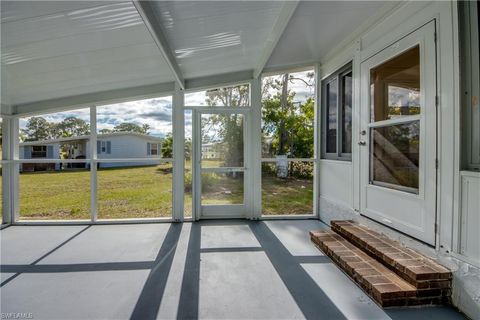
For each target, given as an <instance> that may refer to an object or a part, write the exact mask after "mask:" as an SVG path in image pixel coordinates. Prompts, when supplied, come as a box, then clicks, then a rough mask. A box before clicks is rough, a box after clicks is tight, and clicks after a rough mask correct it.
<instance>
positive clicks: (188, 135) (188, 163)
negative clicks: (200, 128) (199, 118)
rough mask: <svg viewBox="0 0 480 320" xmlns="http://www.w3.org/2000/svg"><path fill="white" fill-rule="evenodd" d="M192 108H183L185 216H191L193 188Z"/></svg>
mask: <svg viewBox="0 0 480 320" xmlns="http://www.w3.org/2000/svg"><path fill="white" fill-rule="evenodd" d="M192 120H193V119H192V110H185V127H184V130H185V174H184V178H185V180H184V188H185V192H184V201H183V212H184V216H185V217H191V216H192V206H193V199H192V191H193V190H192V188H193V177H192V174H193V166H192V153H193V150H192Z"/></svg>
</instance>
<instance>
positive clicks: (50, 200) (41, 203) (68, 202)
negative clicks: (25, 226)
mask: <svg viewBox="0 0 480 320" xmlns="http://www.w3.org/2000/svg"><path fill="white" fill-rule="evenodd" d="M88 167H89V164H86V163H22V164H20V177H19V179H20V185H19V204H20V220H77V219H88V220H90V170H89V168H88Z"/></svg>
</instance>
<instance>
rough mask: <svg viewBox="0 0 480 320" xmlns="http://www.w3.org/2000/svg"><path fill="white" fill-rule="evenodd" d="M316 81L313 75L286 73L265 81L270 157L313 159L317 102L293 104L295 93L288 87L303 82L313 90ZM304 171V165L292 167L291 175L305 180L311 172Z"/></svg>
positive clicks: (264, 112) (264, 134) (264, 119)
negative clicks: (282, 156) (315, 107)
mask: <svg viewBox="0 0 480 320" xmlns="http://www.w3.org/2000/svg"><path fill="white" fill-rule="evenodd" d="M313 78H314V74H313V73H308V74H307V75H306V77H295V76H293V75H290V74H288V73H287V74H283V75H280V76H277V77H269V78H266V79H265V81H264V86H263V88H262V93H263V97H264V98H263V100H262V139H263V140H264V141H265V140H266V139H267V138H268V139H269V148H270V149H269V150H268V153H269V154H271V155H290V156H293V157H295V158H311V157H313V146H314V143H313V141H314V128H313V123H314V100H313V99H312V98H308V99H307V101H305V102H303V103H302V102H300V101H294V99H295V95H296V93H295V92H294V91H292V90H290V89H289V84H290V83H292V82H294V81H302V82H303V83H305V85H306V86H307V87H312V88H313ZM276 168H277V169H280V168H279V167H278V166H277V167H276ZM305 169H308V168H303V165H302V164H301V163H293V162H290V163H289V174H290V175H295V176H305V175H306V173H308V172H309V170H310V169H308V170H305Z"/></svg>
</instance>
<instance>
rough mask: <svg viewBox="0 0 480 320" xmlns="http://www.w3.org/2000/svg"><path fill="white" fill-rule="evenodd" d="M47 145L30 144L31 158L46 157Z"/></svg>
mask: <svg viewBox="0 0 480 320" xmlns="http://www.w3.org/2000/svg"><path fill="white" fill-rule="evenodd" d="M46 157H47V146H32V158H46Z"/></svg>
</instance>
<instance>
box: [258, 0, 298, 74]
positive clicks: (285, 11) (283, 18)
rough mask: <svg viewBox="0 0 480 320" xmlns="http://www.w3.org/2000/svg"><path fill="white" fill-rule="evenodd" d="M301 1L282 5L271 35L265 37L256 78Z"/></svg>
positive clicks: (286, 2) (296, 0) (287, 2)
mask: <svg viewBox="0 0 480 320" xmlns="http://www.w3.org/2000/svg"><path fill="white" fill-rule="evenodd" d="M299 2H300V1H298V0H295V1H285V2H284V3H283V5H282V9H281V10H280V13H279V15H278V17H277V20H276V21H275V24H274V25H273V28H272V31H271V32H270V35H269V36H268V37H267V39H265V47H264V49H263V52H262V55H261V56H260V60H259V61H258V62H257V65H256V67H255V70H254V71H253V77H254V78H255V79H256V78H258V77H259V76H260V75H261V74H262V71H263V68H264V67H265V65H266V64H267V62H268V59H270V56H271V55H272V53H273V50H274V49H275V47H276V46H277V43H278V41H279V40H280V38H281V37H282V35H283V32H284V31H285V29H286V28H287V26H288V23H289V22H290V19H291V18H292V16H293V13H294V12H295V10H296V9H297V6H298V4H299Z"/></svg>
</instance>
